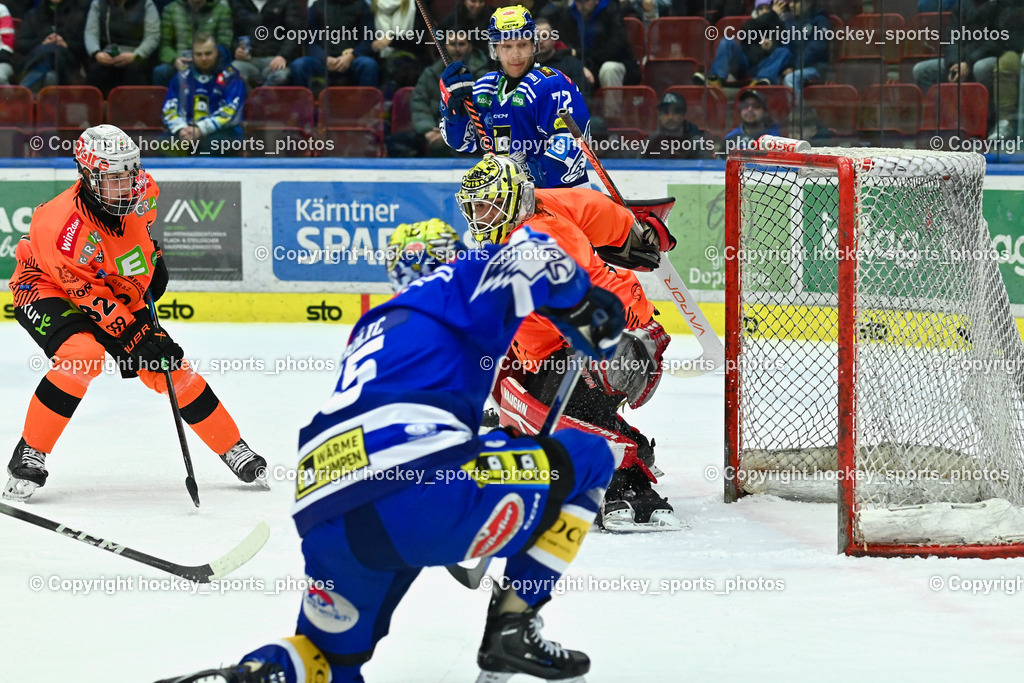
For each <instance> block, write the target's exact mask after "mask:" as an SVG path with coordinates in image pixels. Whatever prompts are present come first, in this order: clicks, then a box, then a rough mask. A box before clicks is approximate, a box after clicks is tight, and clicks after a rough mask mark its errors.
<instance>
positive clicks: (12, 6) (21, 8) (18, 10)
mask: <svg viewBox="0 0 1024 683" xmlns="http://www.w3.org/2000/svg"><path fill="white" fill-rule="evenodd" d="M35 5H38V3H36V2H33V0H6V2H4V6H5V7H7V11H8V12H9V13H10V15H11V17H12V18H14V19H24V18H25V15H27V14H28V13H29V11H30V10H31V9H32V7H33V6H35Z"/></svg>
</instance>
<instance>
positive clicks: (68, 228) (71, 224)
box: [57, 213, 82, 257]
mask: <svg viewBox="0 0 1024 683" xmlns="http://www.w3.org/2000/svg"><path fill="white" fill-rule="evenodd" d="M81 227H82V217H81V216H79V215H78V214H77V213H74V214H71V218H69V219H68V222H67V223H65V224H64V228H63V229H61V231H60V233H59V234H58V235H57V248H58V249H59V250H60V253H62V254H64V255H65V256H68V257H70V256H71V253H72V252H71V247H73V246H75V238H76V237H78V229H79V228H81Z"/></svg>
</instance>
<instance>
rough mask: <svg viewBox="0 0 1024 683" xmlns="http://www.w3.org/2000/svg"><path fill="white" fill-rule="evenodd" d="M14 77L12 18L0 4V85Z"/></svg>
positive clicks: (5, 83)
mask: <svg viewBox="0 0 1024 683" xmlns="http://www.w3.org/2000/svg"><path fill="white" fill-rule="evenodd" d="M12 76H14V17H12V16H11V13H10V12H9V11H8V10H7V6H6V5H3V4H0V85H7V84H9V83H10V82H11V77H12Z"/></svg>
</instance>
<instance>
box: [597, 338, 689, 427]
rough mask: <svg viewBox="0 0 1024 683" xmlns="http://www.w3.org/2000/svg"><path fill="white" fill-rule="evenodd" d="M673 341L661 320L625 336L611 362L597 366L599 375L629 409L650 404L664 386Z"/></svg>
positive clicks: (610, 390)
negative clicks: (664, 366) (666, 360)
mask: <svg viewBox="0 0 1024 683" xmlns="http://www.w3.org/2000/svg"><path fill="white" fill-rule="evenodd" d="M670 340H671V337H669V336H668V332H666V331H665V328H664V327H662V326H661V323H659V322H658V321H657V320H652V321H651V322H649V323H647V324H646V325H644V326H642V327H638V328H637V329H635V330H630V331H629V332H626V333H625V334H623V335H622V340H621V341H620V342H619V346H618V348H617V349H615V355H614V356H613V357H612V360H611V361H609V362H601V363H598V364H597V371H596V372H594V373H592V374H596V375H597V376H598V377H599V378H600V380H601V382H602V383H603V384H604V388H605V391H607V392H608V393H609V394H611V395H617V396H625V397H626V400H627V401H629V407H630V408H633V409H636V408H639V407H640V406H642V405H643V404H645V403H647V400H648V399H650V397H651V396H652V395H653V394H654V390H655V389H657V388H658V384H659V383H660V382H661V374H662V367H661V364H662V359H663V357H664V355H665V349H666V348H667V347H668V343H669V341H670Z"/></svg>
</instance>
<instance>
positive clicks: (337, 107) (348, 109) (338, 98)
mask: <svg viewBox="0 0 1024 683" xmlns="http://www.w3.org/2000/svg"><path fill="white" fill-rule="evenodd" d="M318 109H319V121H318V126H319V127H320V129H321V130H325V129H327V128H369V129H370V130H372V131H374V132H375V133H377V134H378V135H380V134H382V133H383V132H384V94H383V93H382V92H381V91H380V90H378V89H377V88H365V87H359V86H334V87H330V88H324V90H323V92H321V93H320V101H319V108H318Z"/></svg>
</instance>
